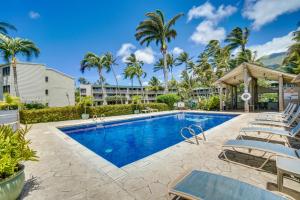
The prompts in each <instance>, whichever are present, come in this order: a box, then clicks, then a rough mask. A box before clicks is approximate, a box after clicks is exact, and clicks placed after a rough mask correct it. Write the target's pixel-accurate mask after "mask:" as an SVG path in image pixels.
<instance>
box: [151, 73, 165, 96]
mask: <svg viewBox="0 0 300 200" xmlns="http://www.w3.org/2000/svg"><path fill="white" fill-rule="evenodd" d="M148 88H149V90H152V91H155V97H157V92H158V91H160V90H162V89H163V87H162V86H161V83H160V81H159V79H158V78H156V77H155V76H152V78H151V79H150V81H149V86H148Z"/></svg>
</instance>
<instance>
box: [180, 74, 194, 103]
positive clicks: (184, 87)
mask: <svg viewBox="0 0 300 200" xmlns="http://www.w3.org/2000/svg"><path fill="white" fill-rule="evenodd" d="M197 86H198V83H197V80H196V79H195V78H193V76H192V74H191V75H190V74H189V73H188V72H187V71H185V70H184V71H182V73H181V81H180V84H179V92H178V93H179V95H180V96H181V97H182V98H183V99H190V98H192V97H193V96H194V95H193V92H194V89H195V88H196V87H197Z"/></svg>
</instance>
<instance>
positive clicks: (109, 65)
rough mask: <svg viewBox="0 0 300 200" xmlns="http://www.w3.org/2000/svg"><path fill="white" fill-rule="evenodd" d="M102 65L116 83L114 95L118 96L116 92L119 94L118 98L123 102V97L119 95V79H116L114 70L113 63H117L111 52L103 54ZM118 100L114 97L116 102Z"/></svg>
mask: <svg viewBox="0 0 300 200" xmlns="http://www.w3.org/2000/svg"><path fill="white" fill-rule="evenodd" d="M104 60H105V61H104V66H105V68H106V72H112V73H113V75H114V78H115V81H116V85H117V90H116V97H117V96H118V93H119V95H120V100H121V104H123V99H122V96H121V92H120V88H119V81H118V77H117V74H116V72H115V70H114V65H117V62H116V60H117V59H116V58H115V57H114V56H113V54H112V53H110V52H107V53H105V54H104ZM117 101H118V99H117V98H116V102H117Z"/></svg>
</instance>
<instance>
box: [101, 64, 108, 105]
mask: <svg viewBox="0 0 300 200" xmlns="http://www.w3.org/2000/svg"><path fill="white" fill-rule="evenodd" d="M99 78H100V80H99V81H100V84H101V90H102V99H103V105H107V101H106V91H105V88H104V83H103V76H102V70H99Z"/></svg>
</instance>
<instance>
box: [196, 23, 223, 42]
mask: <svg viewBox="0 0 300 200" xmlns="http://www.w3.org/2000/svg"><path fill="white" fill-rule="evenodd" d="M225 37H226V32H225V29H224V28H223V27H216V26H215V25H214V24H213V23H212V22H211V21H207V20H205V21H203V22H201V23H200V24H199V25H198V26H197V28H196V31H195V32H194V33H193V34H192V36H191V40H192V41H194V42H195V43H196V44H203V45H206V44H207V43H208V42H209V41H210V40H219V41H221V40H224V39H225Z"/></svg>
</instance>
